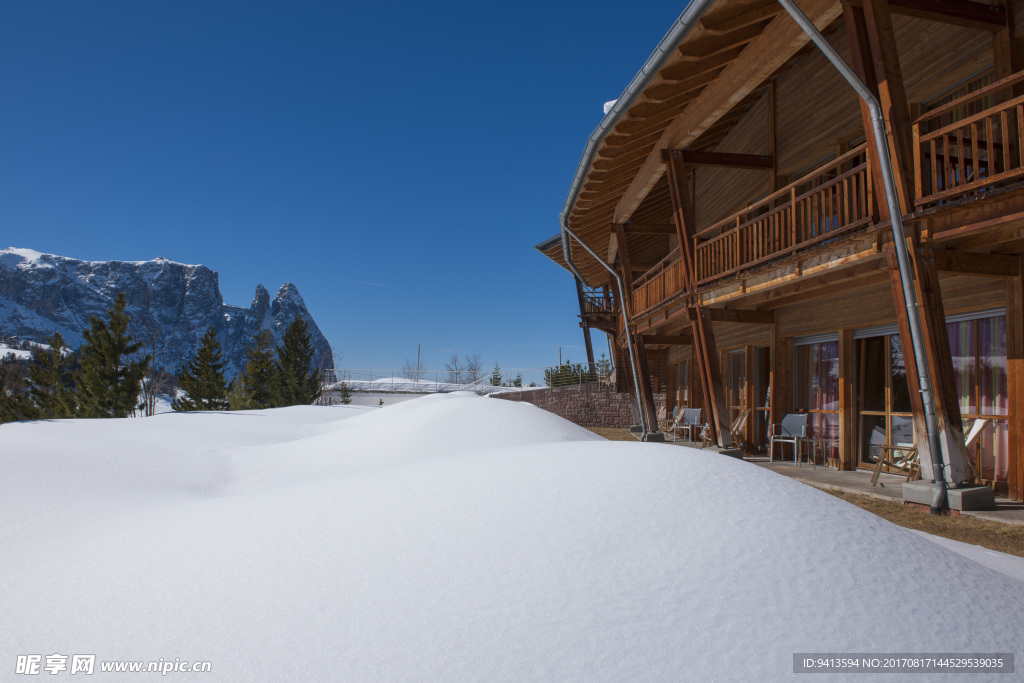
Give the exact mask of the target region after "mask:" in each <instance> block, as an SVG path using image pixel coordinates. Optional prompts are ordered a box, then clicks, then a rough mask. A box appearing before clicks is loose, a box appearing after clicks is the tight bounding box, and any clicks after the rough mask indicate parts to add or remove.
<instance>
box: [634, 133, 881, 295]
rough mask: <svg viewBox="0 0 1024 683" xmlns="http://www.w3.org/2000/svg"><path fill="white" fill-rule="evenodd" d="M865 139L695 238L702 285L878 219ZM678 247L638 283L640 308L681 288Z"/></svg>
mask: <svg viewBox="0 0 1024 683" xmlns="http://www.w3.org/2000/svg"><path fill="white" fill-rule="evenodd" d="M876 214H877V212H876V210H875V199H874V192H873V188H872V184H871V173H870V168H869V166H868V160H867V153H866V146H865V145H861V146H859V147H857V148H855V149H852V150H850V151H849V152H847V153H846V154H843V155H842V156H840V157H838V158H836V159H835V160H833V161H831V162H829V163H828V164H826V165H824V166H821V167H819V168H818V169H816V170H814V171H813V172H811V173H810V174H808V175H805V176H804V177H803V178H801V179H800V180H798V181H796V182H794V183H792V184H790V185H787V186H786V187H784V188H782V189H781V190H778V191H777V192H774V193H772V194H770V195H768V196H766V197H764V198H763V199H761V200H760V201H758V202H756V203H754V204H751V205H750V206H748V207H747V208H745V209H743V210H742V211H740V212H739V213H736V214H733V215H732V216H730V217H728V218H726V219H725V220H722V221H719V222H718V223H715V224H714V225H712V226H710V227H708V228H705V229H704V230H701V231H700V232H699V233H697V235H696V236H695V237H694V249H693V253H694V261H695V263H694V273H695V277H696V284H698V285H703V284H707V283H710V282H713V281H715V280H718V279H721V278H724V277H728V276H729V275H732V274H734V273H737V272H739V271H740V270H744V269H746V268H750V267H753V266H757V265H760V264H763V263H767V262H769V261H773V260H775V259H778V258H781V257H783V256H785V255H787V254H790V253H792V252H795V251H797V250H799V249H803V248H805V247H809V246H811V245H814V244H817V243H819V242H824V241H827V240H830V239H834V238H836V237H838V236H839V235H841V234H843V233H846V232H851V231H853V230H857V229H859V228H862V227H865V226H867V225H870V224H871V223H873V222H874V221H875V220H876ZM683 289H684V286H683V268H682V263H681V262H680V260H679V250H678V249H676V250H674V251H673V252H672V253H670V254H669V255H668V256H666V257H665V258H664V259H662V261H661V262H660V263H658V264H657V265H655V266H654V268H652V269H651V270H649V271H647V273H645V274H644V275H643V276H642V277H641V278H640V279H638V280H637V281H635V282H634V283H633V311H634V315H637V314H640V313H643V312H644V311H647V310H649V309H651V308H653V307H654V306H657V305H658V304H660V303H661V302H663V301H665V300H666V299H669V298H671V297H672V296H674V295H675V294H677V293H679V292H681V291H682V290H683Z"/></svg>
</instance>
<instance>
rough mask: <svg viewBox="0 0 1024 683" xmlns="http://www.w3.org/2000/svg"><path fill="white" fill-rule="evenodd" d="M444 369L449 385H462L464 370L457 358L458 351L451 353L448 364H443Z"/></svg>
mask: <svg viewBox="0 0 1024 683" xmlns="http://www.w3.org/2000/svg"><path fill="white" fill-rule="evenodd" d="M444 369H445V370H447V371H448V381H449V382H450V383H451V384H462V380H463V374H464V373H465V368H464V367H463V365H462V359H461V358H459V353H458V351H452V355H451V357H450V358H449V359H448V362H446V363H445V364H444Z"/></svg>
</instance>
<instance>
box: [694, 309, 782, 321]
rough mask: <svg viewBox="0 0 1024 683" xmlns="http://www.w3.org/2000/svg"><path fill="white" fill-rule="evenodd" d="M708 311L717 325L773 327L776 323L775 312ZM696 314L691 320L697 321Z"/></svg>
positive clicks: (744, 310) (745, 310)
mask: <svg viewBox="0 0 1024 683" xmlns="http://www.w3.org/2000/svg"><path fill="white" fill-rule="evenodd" d="M704 310H705V311H707V313H708V316H709V317H710V319H711V320H713V321H714V322H716V323H750V324H756V325H771V324H773V323H774V322H775V312H774V311H752V310H748V309H742V308H710V307H707V308H705V309H704ZM695 316H696V314H695V313H691V314H690V320H695V319H696V317H695Z"/></svg>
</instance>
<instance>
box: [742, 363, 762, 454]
mask: <svg viewBox="0 0 1024 683" xmlns="http://www.w3.org/2000/svg"><path fill="white" fill-rule="evenodd" d="M756 355H757V347H756V346H754V345H753V344H747V345H746V347H745V348H744V349H743V406H744V407H745V408H747V409H748V410H749V411H750V417H748V418H747V424H746V429H744V431H743V441H744V442H745V443H748V444H754V446H755V449H756V446H757V443H758V438H757V431H756V430H757V409H756V405H757V404H756V399H755V397H754V357H755V356H756Z"/></svg>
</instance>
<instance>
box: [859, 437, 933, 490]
mask: <svg viewBox="0 0 1024 683" xmlns="http://www.w3.org/2000/svg"><path fill="white" fill-rule="evenodd" d="M878 450H879V452H878V462H876V463H875V471H874V472H873V473H872V474H871V485H872V486H874V485H875V484H877V483H878V475H879V474H881V473H882V465H888V466H889V467H892V468H894V469H896V470H898V471H899V472H900V473H901V474H902V473H903V472H906V473H907V481H911V480H912V479H920V477H921V465H920V463H919V462H918V457H919V456H918V452H917V447H916V446H915V445H914V444H912V443H898V444H888V443H887V444H882V445H881V446H879V447H878Z"/></svg>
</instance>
